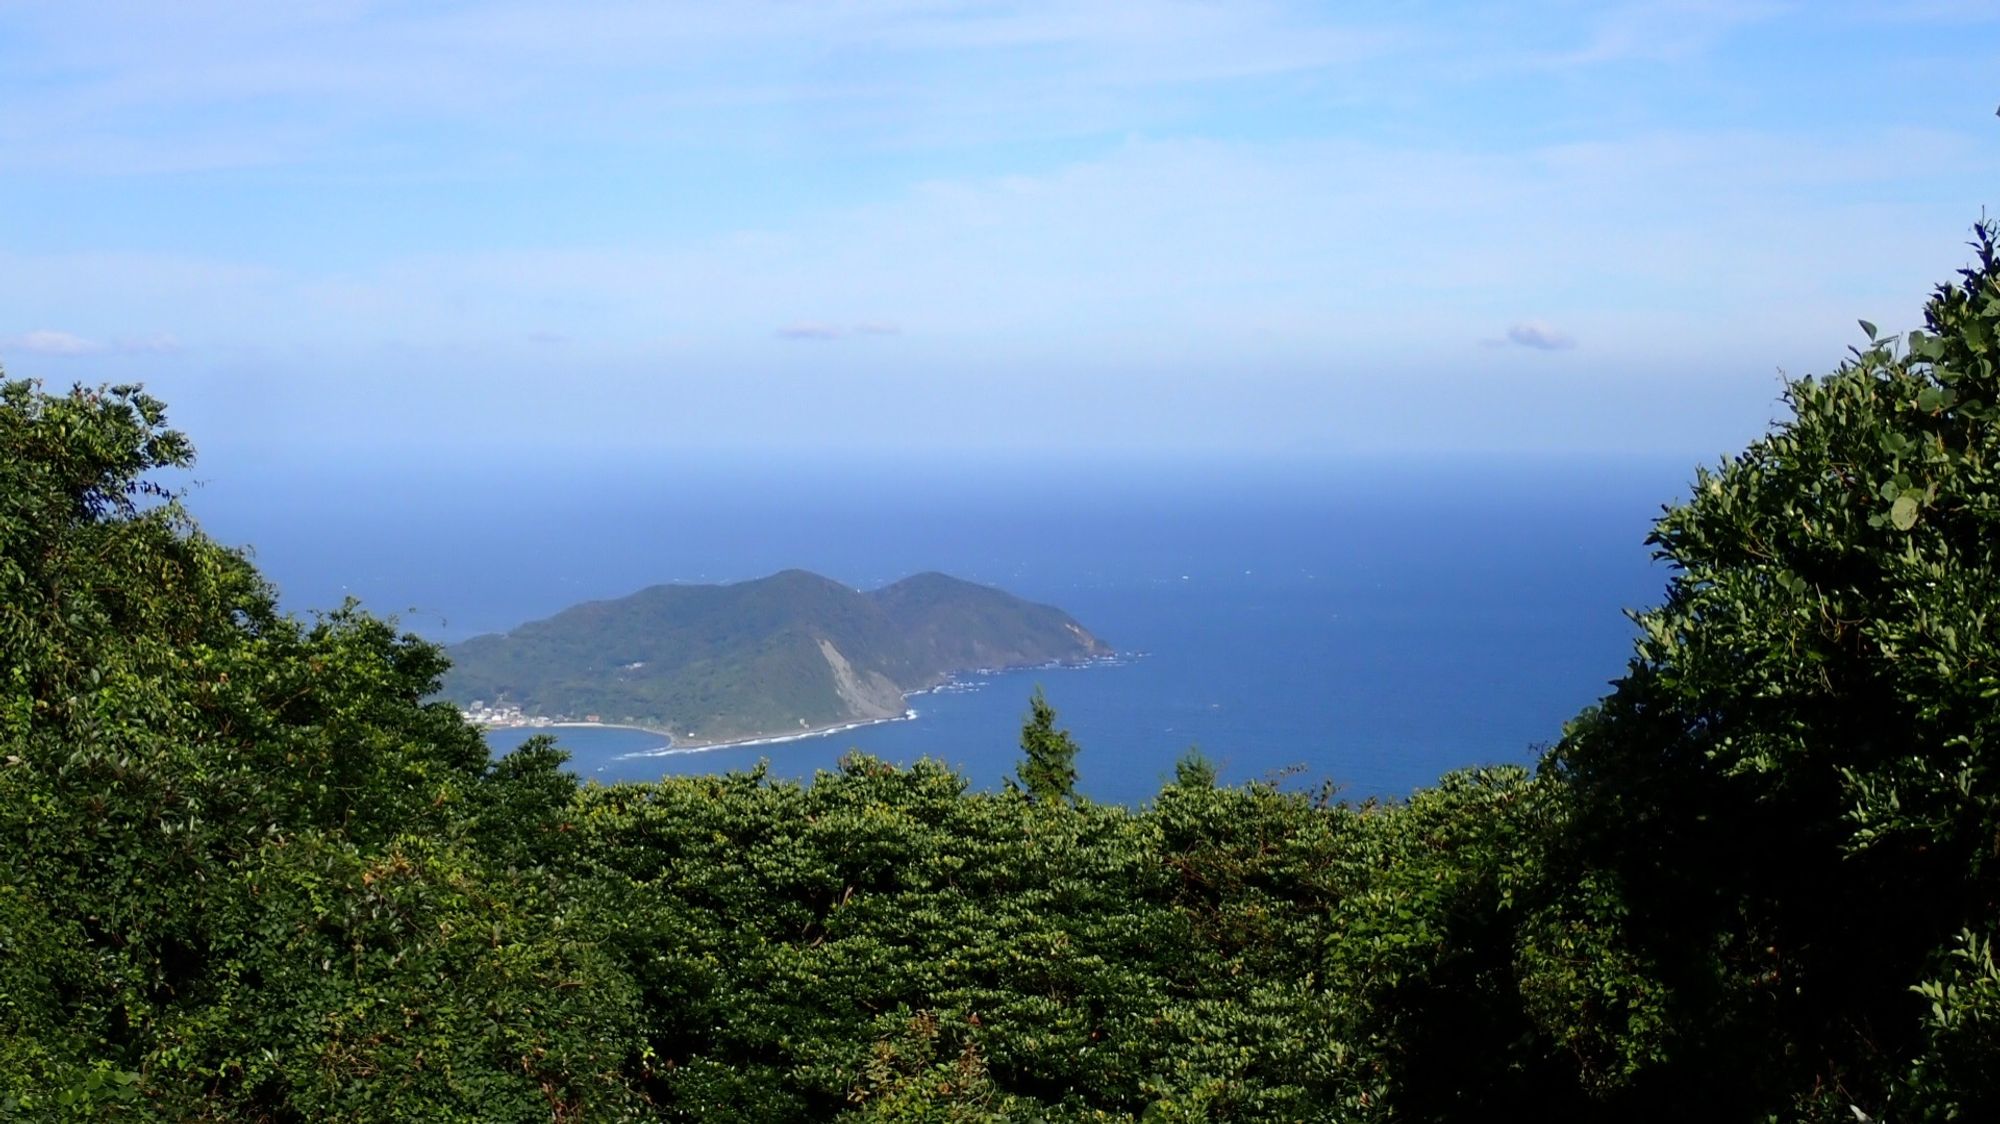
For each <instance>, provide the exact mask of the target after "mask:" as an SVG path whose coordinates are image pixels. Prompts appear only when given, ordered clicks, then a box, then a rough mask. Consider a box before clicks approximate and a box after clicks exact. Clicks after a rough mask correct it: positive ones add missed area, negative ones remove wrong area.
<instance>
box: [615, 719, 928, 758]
mask: <svg viewBox="0 0 2000 1124" xmlns="http://www.w3.org/2000/svg"><path fill="white" fill-rule="evenodd" d="M916 717H917V712H916V711H914V710H905V711H904V712H903V713H901V714H895V715H890V716H889V717H887V718H865V719H862V720H860V721H858V722H836V723H833V724H832V725H827V726H812V727H809V728H807V729H803V730H800V731H799V732H798V733H795V734H756V735H752V736H750V737H743V738H724V739H721V740H719V741H693V742H688V743H687V744H685V745H677V744H675V743H674V736H673V734H671V733H666V732H665V731H660V730H649V731H648V732H649V733H655V734H659V733H664V734H665V737H666V739H667V744H666V745H665V746H663V747H661V748H659V749H642V750H637V751H635V752H632V753H621V754H619V757H620V758H621V759H624V758H633V757H672V756H674V755H676V754H681V753H707V752H709V751H710V750H715V749H741V748H742V747H744V746H749V745H778V744H781V743H783V742H802V741H805V740H807V739H808V738H824V737H827V736H829V735H832V734H844V733H846V732H847V731H849V730H859V729H862V728H863V727H866V726H881V725H884V724H885V723H889V722H908V721H911V720H912V719H915V718H916ZM625 728H626V729H642V728H643V727H636V726H628V727H625Z"/></svg>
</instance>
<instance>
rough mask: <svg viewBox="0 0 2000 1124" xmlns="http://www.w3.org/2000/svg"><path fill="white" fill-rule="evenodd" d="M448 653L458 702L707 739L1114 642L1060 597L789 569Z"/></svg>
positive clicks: (774, 727) (792, 723) (664, 595)
mask: <svg viewBox="0 0 2000 1124" xmlns="http://www.w3.org/2000/svg"><path fill="white" fill-rule="evenodd" d="M449 653H450V655H451V658H452V668H451V670H450V671H448V672H447V673H446V675H445V677H444V681H443V684H442V688H441V692H440V693H441V694H442V695H443V696H444V697H445V698H447V699H450V700H451V701H453V702H455V703H458V704H459V705H460V706H469V705H472V704H475V703H484V704H488V705H491V706H499V705H503V704H504V705H511V706H514V707H518V708H519V709H520V710H521V712H522V713H523V714H524V715H527V716H536V717H544V718H551V719H570V720H577V719H587V718H593V717H594V718H595V720H598V721H604V722H617V723H624V724H630V725H637V726H645V727H647V728H651V729H659V730H662V731H664V732H667V733H669V734H670V735H671V736H672V737H673V738H674V740H675V741H676V742H679V743H682V744H713V743H716V742H723V741H736V740H745V739H753V738H764V737H773V736H783V735H787V734H799V733H805V732H810V731H815V730H822V729H828V728H833V727H838V726H843V725H851V724H855V723H860V722H871V721H879V720H882V719H886V718H893V717H897V716H900V715H901V714H903V713H904V702H903V697H904V696H905V695H906V694H908V693H911V692H915V691H921V690H925V689H928V688H930V687H934V686H937V685H938V684H939V683H942V682H944V681H946V680H947V679H949V678H951V677H952V676H954V675H959V674H964V673H966V672H971V671H977V670H987V669H1001V668H1013V667H1025V666H1033V665H1037V664H1046V663H1075V662H1082V661H1085V660H1089V659H1094V658H1099V657H1103V656H1108V655H1110V654H1112V649H1111V648H1110V647H1109V646H1108V645H1106V644H1105V643H1104V642H1103V641H1101V640H1099V639H1098V638H1097V637H1096V636H1094V635H1092V634H1091V633H1090V632H1089V631H1088V630H1087V629H1085V628H1084V627H1083V626H1082V625H1081V624H1080V623H1078V622H1077V621H1076V620H1075V618H1073V617H1071V616H1070V615H1069V614H1068V613H1065V612H1064V611H1062V610H1061V609H1058V608H1056V607H1054V606H1051V605H1042V604H1037V603H1035V602H1031V601H1026V600H1023V599H1022V598H1019V597H1015V596H1014V595H1012V594H1010V593H1007V592H1005V591H1004V590H1000V589H998V588H995V587H993V586H986V585H980V584H977V583H974V582H968V581H964V580H962V579H959V578H954V577H951V576H950V575H947V574H942V573H939V572H936V571H925V572H923V573H919V574H914V575H911V576H909V577H906V578H903V579H901V580H899V581H896V582H892V583H890V584H889V585H886V586H883V587H881V588H879V589H875V590H871V591H868V592H862V591H859V590H855V589H852V588H850V587H848V586H845V585H842V584H841V583H839V582H836V581H834V580H832V579H830V578H826V577H823V576H821V575H819V574H814V573H812V572H810V571H806V570H800V569H790V570H782V571H779V572H778V573H776V574H772V575H770V576H768V577H764V578H757V579H753V580H750V581H743V582H734V583H728V584H720V585H678V584H663V585H653V586H648V587H646V588H644V589H640V590H637V591H635V592H633V593H631V594H628V595H626V596H624V597H620V598H612V599H606V600H597V601H586V602H581V603H579V604H576V605H572V606H570V607H569V608H566V609H563V610H562V611H560V612H558V613H556V614H554V615H552V616H549V617H545V618H543V619H541V620H536V621H529V622H526V623H524V624H521V625H519V626H517V627H515V628H513V629H510V630H508V631H507V632H504V633H494V634H489V635H486V636H477V637H473V638H472V639H470V640H466V641H464V642H462V643H459V644H456V645H453V646H452V647H451V648H450V649H449Z"/></svg>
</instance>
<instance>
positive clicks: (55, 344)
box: [0, 328, 109, 355]
mask: <svg viewBox="0 0 2000 1124" xmlns="http://www.w3.org/2000/svg"><path fill="white" fill-rule="evenodd" d="M0 347H5V348H6V349H7V350H9V351H18V352H20V353H22V354H24V355H94V354H96V353H98V352H100V351H106V350H109V349H108V348H107V347H106V345H104V344H102V343H99V342H98V341H96V340H90V339H85V338H83V337H82V336H79V335H76V334H74V333H71V332H59V331H56V330H55V329H53V328H37V329H35V330H34V331H31V332H22V333H21V334H19V335H16V336H8V337H7V338H6V339H4V340H0Z"/></svg>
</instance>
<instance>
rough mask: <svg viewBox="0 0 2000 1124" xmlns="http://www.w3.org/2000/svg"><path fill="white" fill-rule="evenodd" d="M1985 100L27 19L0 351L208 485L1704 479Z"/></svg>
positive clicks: (1687, 36) (1443, 59) (1050, 7)
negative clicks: (98, 405)
mask: <svg viewBox="0 0 2000 1124" xmlns="http://www.w3.org/2000/svg"><path fill="white" fill-rule="evenodd" d="M1996 105H2000V6H1996V5H1994V4H1992V3H1990V0H1988V2H1980V3H1971V2H1966V3H1957V2H1952V0H1930V2H1921V0H1919V2H1911V3H1894V2H1889V0H1882V2H1851V3H1850V2H1844V0H1813V2H1811V3H1760V2H1758V0H1731V2H1715V3H1711V2H1702V0H1655V2H1609V3H1585V2H1580V0H1579V2H1562V0H1552V2H1547V3H1516V4H1505V5H1499V4H1448V3H1420V2H1409V3H1395V4H1377V5H1332V4H1293V3H1285V2H1282V0H1226V2H1221V3H1196V2H1170V0H1099V2H1086V3H1078V2H1075V0H1069V2H1049V3H1040V2H1022V3H944V2H939V0H828V2H823V3H776V4H767V3H754V2H750V0H730V2H726V3H716V4H705V3H678V4H665V3H658V2H643V3H641V2H623V0H620V2H608V0H567V2H564V3H560V4H557V3H546V4H544V3H505V2H499V3H479V4H379V3H367V2H358V0H331V2H326V3H298V4H255V5H253V4H242V3H234V4H223V3H209V2H205V0H183V2H179V3H174V4H160V3H156V2H144V3H129V4H126V3H115V2H110V3H94V2H65V3H32V2H30V3H24V2H15V0H0V364H4V366H5V368H6V371H7V372H8V374H10V375H16V376H19V375H32V376H38V377H42V378H44V379H47V380H49V381H50V382H54V383H67V382H69V381H72V380H83V381H97V380H126V379H143V380H145V381H146V382H147V383H148V384H149V386H151V387H152V388H153V389H154V390H155V391H156V392H158V393H159V394H160V395H162V396H163V397H165V398H167V400H168V401H169V403H170V405H171V407H172V408H173V412H174V416H175V418H176V419H177V420H178V421H179V423H180V424H182V425H184V426H185V427H187V428H188V429H190V430H191V431H192V432H193V434H194V436H195V437H196V439H197V443H198V444H199V445H201V446H202V447H203V448H204V449H205V450H207V451H208V452H209V454H210V456H211V459H210V462H209V463H210V466H211V467H212V468H213V467H216V466H217V461H216V460H215V458H216V457H217V456H219V457H221V458H222V460H221V464H222V465H223V466H224V467H226V466H228V465H230V464H240V465H253V464H256V463H258V462H259V458H262V459H264V460H269V459H272V458H286V459H287V460H288V461H291V462H301V463H310V462H312V461H314V460H315V459H325V460H339V459H343V458H356V457H391V456H397V455H407V452H408V450H411V449H426V450H431V451H433V452H434V453H435V454H436V455H439V456H449V457H452V458H456V459H458V460H460V461H461V462H466V463H477V462H479V461H481V460H482V459H498V458H506V457H510V456H518V455H520V451H521V450H523V449H524V448H532V449H534V450H536V455H539V456H547V457H563V456H610V457H617V456H621V455H628V454H629V455H639V454H641V453H645V452H649V451H656V450H659V449H662V448H672V449H679V450H687V451H694V452H699V453H707V452H712V453H718V454H729V455H737V454H745V453H747V454H753V455H754V454H761V453H764V452H767V451H772V450H780V449H782V450H788V451H793V452H798V453H802V454H804V455H826V456H858V455H864V454H865V455H875V454H883V455H892V456H893V455H910V456H918V457H927V458H929V457H936V458H948V457H977V456H988V455H990V456H1007V455H1019V454H1030V455H1039V454H1060V453H1064V452H1070V453H1081V452H1088V453H1091V454H1093V455H1113V456H1117V455H1129V456H1132V457H1137V458H1159V457H1166V458H1199V457H1207V456H1280V457H1313V456H1320V455H1327V456H1347V455H1371V454H1377V453H1384V452H1394V453H1399V454H1404V453H1408V454H1417V455H1429V454H1446V455H1454V456H1458V455H1475V456H1476V455H1486V454H1493V453H1515V452H1537V453H1557V454H1598V453H1644V454H1666V455H1672V456H1683V455H1685V456H1687V457H1690V458H1693V457H1704V458H1705V457H1712V456H1713V455H1715V454H1718V453H1720V452H1723V451H1726V450H1728V449H1730V448H1733V447H1735V446H1738V445H1740V444H1741V443H1742V442H1743V441H1744V440H1745V439H1747V438H1748V437H1750V436H1752V435H1754V434H1755V433H1757V432H1759V431H1760V430H1761V429H1762V427H1763V425H1764V424H1765V423H1766V422H1767V420H1768V419H1769V418H1770V417H1771V416H1772V415H1773V413H1774V412H1775V411H1776V409H1777V406H1776V404H1775V398H1776V393H1777V390H1778V378H1779V372H1781V371H1788V372H1791V373H1806V372H1812V371H1823V370H1826V369H1828V368H1829V367H1831V366H1832V365H1833V364H1835V363H1836V362H1838V360H1839V358H1840V356H1841V354H1842V353H1843V351H1844V349H1845V348H1846V347H1847V346H1848V345H1849V344H1852V343H1855V342H1857V341H1858V339H1859V336H1858V334H1857V330H1856V329H1855V327H1854V322H1855V320H1856V319H1857V318H1861V317H1867V318H1869V319H1872V320H1876V321H1878V322H1880V323H1881V324H1882V325H1883V326H1884V327H1885V329H1889V330H1895V329H1899V328H1903V327H1907V326H1909V324H1910V323H1911V322H1912V321H1913V320H1914V318H1915V316H1916V313H1917V310H1918V308H1919V305H1920V302H1921V299H1922V297H1923V295H1924V294H1925V293H1926V292H1927V291H1928V290H1929V288H1930V286H1931V285H1933V284H1934V283H1935V282H1937V281H1939V280H1942V279H1943V278H1945V277H1946V276H1947V275H1948V274H1949V273H1950V271H1951V270H1952V269H1954V268H1956V267H1957V266H1959V265H1961V264H1963V262H1964V261H1965V258H1966V251H1965V248H1964V245H1963V243H1964V240H1965V234H1966V229H1967V227H1968V225H1969V224H1970V223H1971V221H1972V220H1973V219H1975V218H1977V217H1978V216H1979V214H1980V212H1981V208H1982V206H1985V207H1993V208H1996V209H2000V191H1996V188H2000V120H1996V119H1995V116H1994V111H1995V107H1996ZM399 451H401V452H399ZM232 458H233V459H232Z"/></svg>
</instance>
